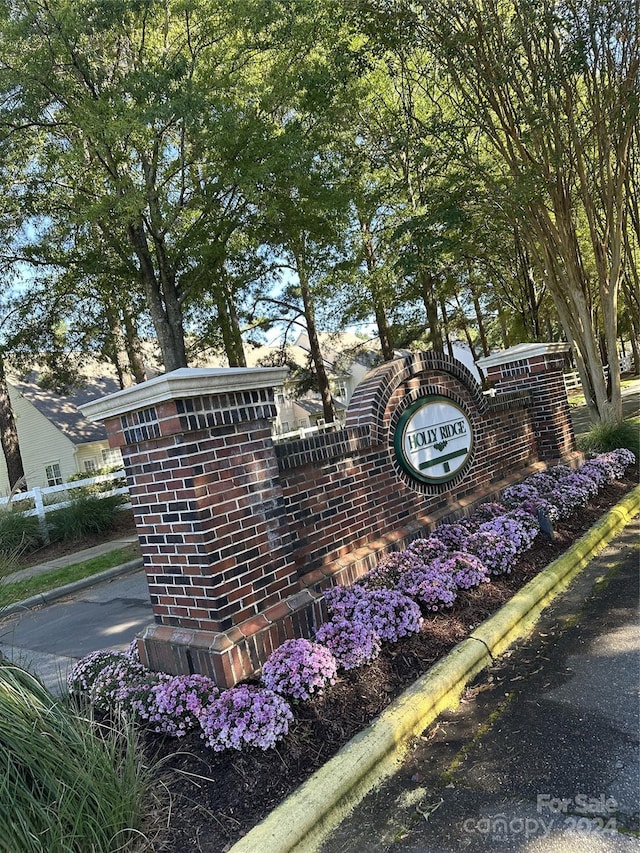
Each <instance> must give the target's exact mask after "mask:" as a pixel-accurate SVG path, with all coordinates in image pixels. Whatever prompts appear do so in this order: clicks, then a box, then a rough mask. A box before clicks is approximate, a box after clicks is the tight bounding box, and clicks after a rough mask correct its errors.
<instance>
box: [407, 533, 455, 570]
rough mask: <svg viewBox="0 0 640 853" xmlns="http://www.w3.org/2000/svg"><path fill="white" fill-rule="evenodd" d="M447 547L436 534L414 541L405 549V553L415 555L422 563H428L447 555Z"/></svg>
mask: <svg viewBox="0 0 640 853" xmlns="http://www.w3.org/2000/svg"><path fill="white" fill-rule="evenodd" d="M447 551H448V549H447V546H446V545H445V544H444V542H443V541H442V539H440V538H439V537H438V536H436V534H433V535H432V536H429V537H428V538H427V539H414V540H413V542H412V543H411V544H410V545H409V547H408V548H407V549H406V552H405V553H407V552H408V553H409V554H412V555H413V554H415V556H416V557H418V558H419V559H420V560H421V561H422V562H423V563H430V562H431V561H432V560H436V559H439V558H440V557H443V556H444V555H445V554H446V553H447ZM405 568H418V566H405Z"/></svg>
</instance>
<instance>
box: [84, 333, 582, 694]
mask: <svg viewBox="0 0 640 853" xmlns="http://www.w3.org/2000/svg"><path fill="white" fill-rule="evenodd" d="M565 349H566V348H565V347H563V346H560V345H536V349H534V350H530V351H527V352H526V353H525V352H524V351H523V350H522V349H520V348H516V351H515V352H511V351H506V352H505V353H501V354H500V357H499V358H497V357H492V358H493V361H492V362H491V364H487V365H486V370H487V373H488V375H489V378H490V379H491V381H492V382H493V383H494V386H495V396H490V395H485V394H482V393H481V391H480V388H479V387H478V385H477V384H476V382H475V380H474V379H473V377H472V376H471V374H470V373H469V371H468V370H467V369H466V368H465V367H464V366H463V365H462V364H461V363H460V362H457V361H455V360H453V359H449V358H447V357H443V356H438V355H435V354H433V353H416V354H412V355H409V356H406V357H404V358H399V359H396V360H394V361H392V362H386V363H385V364H383V365H381V366H380V367H378V368H377V369H375V370H374V371H372V372H371V373H370V374H369V375H368V376H367V377H366V378H365V380H364V381H363V382H362V383H361V384H360V385H359V386H358V388H357V389H356V392H355V394H354V396H353V398H352V401H351V403H350V405H349V409H348V412H347V421H346V426H345V428H344V429H342V430H339V431H337V432H334V433H328V434H325V435H318V436H314V437H310V438H307V439H303V440H300V441H295V442H289V443H286V444H276V445H274V443H273V441H272V439H271V431H270V421H271V420H272V419H273V418H274V417H275V406H274V396H273V389H274V388H275V387H277V386H279V385H281V384H282V382H283V380H284V377H285V375H286V371H284V370H281V369H278V368H264V369H248V368H233V369H193V370H191V369H184V370H178V371H174V372H173V373H169V374H166V375H164V376H160V377H157V378H156V379H152V380H150V381H149V382H145V383H142V384H141V385H137V386H134V387H133V388H128V389H125V390H124V391H121V392H119V393H117V394H113V395H111V396H110V397H106V398H104V399H102V400H98V401H96V402H95V403H92V404H90V405H88V406H85V407H84V412H85V414H86V415H87V416H88V417H92V418H96V419H101V420H104V421H105V425H106V428H107V431H108V434H109V440H110V443H111V445H112V446H113V447H120V449H121V450H122V454H123V458H124V465H125V470H126V473H127V479H128V483H129V488H130V493H131V502H132V505H133V512H134V516H135V521H136V526H137V530H138V535H139V539H140V545H141V549H142V554H143V557H144V562H145V571H146V574H147V579H148V583H149V591H150V595H151V602H152V606H153V611H154V614H155V617H156V622H157V624H156V625H155V626H153V627H152V628H149V629H147V631H146V633H145V635H144V636H143V637H142V639H141V640H140V641H139V646H140V653H141V657H142V659H143V661H144V662H145V663H147V664H148V665H149V666H150V667H151V668H153V669H162V670H165V671H168V672H174V673H178V672H185V673H186V672H202V673H205V674H208V675H211V676H212V677H214V678H215V679H216V681H217V683H219V684H221V685H224V686H228V685H231V684H234V683H236V682H237V681H239V680H241V679H243V678H246V677H248V676H250V675H254V674H256V673H257V672H258V671H259V669H260V667H261V665H262V663H263V662H264V660H265V659H266V657H268V655H269V654H270V653H271V651H272V650H273V649H274V648H275V647H277V646H278V645H279V644H280V643H281V642H283V641H284V640H285V639H287V638H289V637H294V636H307V637H308V636H312V633H313V628H314V626H317V624H318V623H319V622H320V621H321V620H322V618H323V605H322V592H323V590H324V589H326V588H327V586H329V585H332V584H334V583H342V584H344V583H351V582H352V581H353V580H355V579H356V578H357V577H358V576H359V575H361V574H362V573H363V572H365V571H366V570H367V569H368V568H370V567H371V566H373V565H374V564H375V562H376V561H377V559H379V557H380V556H381V555H382V554H383V553H385V551H387V550H389V549H392V548H397V547H402V546H404V545H406V544H407V543H408V542H409V541H410V540H411V539H412V538H414V537H415V536H417V535H419V534H424V532H425V531H426V530H428V529H430V528H432V527H433V526H434V525H435V524H436V523H437V522H439V521H442V520H444V519H453V518H456V517H460V516H461V515H464V514H465V513H467V512H468V511H469V510H470V508H471V507H472V506H473V504H474V503H476V502H477V501H479V500H483V499H488V498H491V497H494V496H496V495H497V494H498V493H499V492H500V491H501V490H502V489H503V488H504V486H505V485H506V484H507V483H508V482H510V481H513V480H515V479H520V478H521V477H522V476H524V475H525V473H526V472H527V471H528V470H532V468H533V467H535V466H536V465H537V466H539V467H542V466H543V465H544V463H545V462H548V461H552V460H553V461H555V460H557V459H564V460H565V461H566V460H569V461H570V459H571V457H572V452H573V434H572V431H571V423H570V419H569V409H568V405H567V400H566V394H565V392H564V386H563V385H562V366H563V358H564V350H565ZM427 397H429V398H431V397H437V398H438V399H439V400H445V401H447V402H449V403H450V404H451V405H452V406H455V407H457V410H459V411H460V412H462V413H463V415H464V417H465V418H467V419H468V423H469V424H470V425H471V429H472V432H473V448H472V450H471V452H470V455H469V457H468V459H466V461H465V464H464V465H463V466H462V467H461V469H460V470H459V471H458V472H457V473H456V474H455V476H453V477H452V478H451V479H450V480H449V481H448V482H446V483H430V482H417V481H416V480H415V479H413V477H412V476H411V474H410V473H408V472H407V470H406V469H405V467H403V465H402V464H401V462H400V461H399V459H398V456H397V453H396V452H395V451H394V446H393V443H394V435H395V432H396V428H397V427H398V425H399V423H401V422H402V419H403V415H404V416H405V417H406V416H407V415H408V414H410V411H409V407H412V406H415V405H419V404H420V401H421V400H422V399H423V398H427ZM405 413H406V415H405Z"/></svg>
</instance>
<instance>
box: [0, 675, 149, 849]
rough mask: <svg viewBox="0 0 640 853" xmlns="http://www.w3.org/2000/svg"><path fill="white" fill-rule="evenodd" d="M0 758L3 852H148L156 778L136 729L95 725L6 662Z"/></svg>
mask: <svg viewBox="0 0 640 853" xmlns="http://www.w3.org/2000/svg"><path fill="white" fill-rule="evenodd" d="M0 756H1V757H2V761H1V764H0V849H1V850H2V851H7V853H88V851H91V853H103V851H104V853H107V851H109V853H113V851H116V850H117V851H128V850H134V849H135V850H144V849H150V847H149V846H147V844H146V841H145V836H144V834H143V832H142V831H141V829H142V826H143V823H144V820H145V803H146V797H147V791H148V790H152V789H153V784H152V778H153V777H152V772H151V768H150V767H149V766H148V765H147V764H146V762H145V759H144V756H143V753H142V750H141V747H140V744H139V743H138V740H137V737H136V735H135V731H134V729H133V728H132V727H131V726H130V725H127V724H125V723H124V722H123V721H117V722H116V723H113V724H112V725H109V726H106V725H99V724H98V723H97V722H96V721H95V719H94V718H93V717H92V715H91V714H90V713H88V712H87V713H82V712H80V711H78V710H76V709H74V708H72V707H71V706H70V705H68V704H66V703H63V702H60V701H57V700H56V699H54V697H52V696H51V694H49V693H48V692H47V690H46V689H45V688H44V687H43V685H42V684H41V683H40V682H39V681H38V680H37V679H36V678H35V677H34V676H33V675H31V674H30V673H28V672H27V671H26V670H24V669H22V668H21V667H19V666H16V665H14V664H10V663H7V662H5V661H2V662H0Z"/></svg>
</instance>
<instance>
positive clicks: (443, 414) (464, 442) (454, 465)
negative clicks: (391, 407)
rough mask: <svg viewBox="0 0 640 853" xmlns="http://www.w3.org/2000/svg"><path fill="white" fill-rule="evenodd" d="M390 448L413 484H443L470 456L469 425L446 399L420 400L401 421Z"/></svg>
mask: <svg viewBox="0 0 640 853" xmlns="http://www.w3.org/2000/svg"><path fill="white" fill-rule="evenodd" d="M393 444H394V448H395V452H396V458H397V459H398V462H399V463H400V465H401V466H402V467H403V468H404V470H405V471H406V472H407V474H409V475H410V476H411V477H413V478H414V479H415V480H419V481H420V482H422V483H446V482H447V481H448V480H451V479H453V477H455V476H456V474H457V473H458V471H460V469H461V468H462V467H463V466H464V464H465V462H466V461H467V460H468V459H469V456H470V455H471V451H472V450H473V433H472V430H471V422H470V421H469V418H468V417H467V416H466V414H465V413H464V412H463V410H462V409H461V408H460V406H458V405H456V404H455V403H454V402H452V401H451V400H449V399H448V398H447V397H439V396H435V395H434V396H430V397H421V398H420V399H419V400H417V401H416V402H415V403H414V404H413V405H412V406H410V407H409V408H408V409H407V411H406V412H405V413H404V414H403V415H402V417H401V418H400V421H399V423H398V426H397V428H396V431H395V435H394V439H393Z"/></svg>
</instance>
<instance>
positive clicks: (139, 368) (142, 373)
mask: <svg viewBox="0 0 640 853" xmlns="http://www.w3.org/2000/svg"><path fill="white" fill-rule="evenodd" d="M122 315H123V321H124V345H125V349H126V351H127V358H128V359H129V367H130V368H131V373H132V374H133V378H134V379H135V381H136V383H137V384H139V383H140V382H144V381H145V380H146V379H147V368H146V366H145V363H144V356H143V354H142V345H141V342H140V338H139V337H138V330H137V329H136V324H135V322H134V319H133V317H132V316H131V314H130V313H129V311H127V309H126V308H125V309H124V311H123V312H122Z"/></svg>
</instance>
